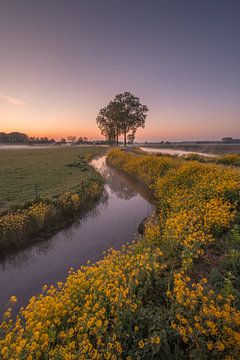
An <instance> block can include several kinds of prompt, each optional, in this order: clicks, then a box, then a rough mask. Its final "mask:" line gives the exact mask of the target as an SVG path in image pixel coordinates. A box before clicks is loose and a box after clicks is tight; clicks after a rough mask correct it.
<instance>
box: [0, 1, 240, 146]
mask: <svg viewBox="0 0 240 360" xmlns="http://www.w3.org/2000/svg"><path fill="white" fill-rule="evenodd" d="M239 14H240V1H239V0H175V1H174V0H144V1H141V0H121V1H119V0H41V1H33V0H0V131H5V132H10V131H21V132H25V133H27V134H28V135H31V136H48V137H54V138H61V137H67V136H69V135H75V136H77V137H78V136H87V137H88V138H90V139H100V138H101V134H100V131H99V129H98V128H97V125H96V116H97V114H98V111H99V110H100V108H102V107H104V106H105V105H107V104H108V102H109V101H110V100H111V99H112V98H113V97H114V96H115V95H116V94H117V93H120V92H123V91H131V92H132V93H133V94H134V95H136V96H138V97H139V98H140V101H141V102H142V103H143V104H146V105H147V106H148V108H149V112H148V116H147V119H146V126H145V129H139V130H138V132H137V136H136V140H138V141H142V140H146V141H158V140H164V141H166V140H170V141H174V140H201V139H220V138H222V137H225V136H232V137H234V138H240V69H239V65H240V40H239V39H240V21H239Z"/></svg>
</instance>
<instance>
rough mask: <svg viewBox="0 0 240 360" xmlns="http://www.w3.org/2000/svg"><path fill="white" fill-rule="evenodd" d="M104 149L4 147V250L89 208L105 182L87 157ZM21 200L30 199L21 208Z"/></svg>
mask: <svg viewBox="0 0 240 360" xmlns="http://www.w3.org/2000/svg"><path fill="white" fill-rule="evenodd" d="M100 151H101V149H99V148H90V147H88V148H87V147H86V148H64V149H40V150H39V149H33V150H18V151H16V150H10V151H6V150H3V151H2V154H3V155H4V156H3V157H2V158H1V162H2V172H3V173H4V174H5V176H4V179H3V180H4V181H3V182H2V183H1V193H3V194H5V193H4V189H6V193H7V194H5V195H4V196H2V198H1V199H2V203H3V204H4V209H5V212H2V215H1V216H0V250H3V249H7V248H10V247H12V246H17V245H20V244H22V243H23V242H26V241H28V240H29V239H32V238H35V237H36V236H39V234H43V235H44V234H49V233H52V232H53V231H56V229H59V228H62V227H63V226H64V224H66V222H68V221H69V220H70V219H71V220H73V219H74V218H75V216H76V215H77V214H79V212H81V211H83V209H86V208H87V207H88V208H89V207H90V206H91V204H93V203H94V202H95V201H96V200H97V199H98V198H99V196H100V194H101V192H102V185H103V184H102V179H101V176H100V175H99V174H98V173H97V172H96V171H95V170H94V169H93V168H92V167H91V166H89V165H88V160H89V159H90V158H91V157H92V156H94V155H96V154H98V153H99V152H100ZM11 159H12V161H11ZM24 174H25V175H26V176H25V175H24ZM20 178H21V179H23V180H22V181H23V187H22V191H19V190H18V188H19V186H20V184H19V179H20ZM34 182H38V184H40V185H39V188H40V189H41V192H40V191H39V192H38V193H37V194H35V195H34V194H33V192H31V191H30V188H31V187H29V184H33V183H34ZM20 183H21V182H20ZM17 190H18V191H17ZM36 191H37V189H36ZM20 199H22V200H23V201H26V202H24V203H22V204H21V206H20V205H19V204H20ZM7 200H8V201H7ZM6 209H8V210H6Z"/></svg>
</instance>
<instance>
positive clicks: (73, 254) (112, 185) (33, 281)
mask: <svg viewBox="0 0 240 360" xmlns="http://www.w3.org/2000/svg"><path fill="white" fill-rule="evenodd" d="M92 164H93V165H94V166H95V167H96V168H97V169H98V170H100V171H101V173H102V174H103V175H104V177H105V178H106V185H105V194H104V196H103V199H102V200H101V201H100V202H99V204H98V205H97V206H96V207H95V208H94V210H92V211H91V212H90V213H88V214H87V215H86V216H85V217H84V218H83V219H81V220H79V221H77V222H75V223H74V224H73V225H72V226H70V227H69V228H67V229H65V230H62V231H60V232H58V233H57V234H56V235H54V236H52V237H51V238H49V239H48V240H42V241H40V242H38V243H36V244H32V245H30V246H28V247H26V248H22V249H21V250H19V251H17V252H12V253H11V254H9V255H7V256H5V258H2V260H1V261H0V304H1V305H0V306H1V308H0V312H2V311H4V309H5V308H6V306H7V300H8V299H9V297H10V296H11V295H16V296H17V298H18V305H17V306H21V305H24V304H26V303H27V301H28V299H29V298H30V297H31V296H32V295H34V294H38V293H39V292H40V291H41V288H42V286H43V285H44V284H46V283H47V284H54V283H56V282H57V281H61V280H64V279H65V278H66V276H67V273H68V270H69V268H70V267H73V268H74V269H77V268H78V267H79V266H80V265H83V264H86V262H87V260H89V259H90V260H91V261H96V260H98V259H99V258H100V257H101V256H102V252H103V251H104V250H107V249H108V248H109V247H111V246H113V247H115V248H120V247H121V245H122V244H124V243H125V242H127V241H131V240H132V239H133V238H134V234H135V233H136V231H137V228H138V225H139V224H140V222H141V221H142V219H143V218H145V217H146V216H148V215H150V213H151V212H152V205H151V197H150V194H149V193H148V192H147V191H146V189H145V188H144V186H142V185H141V184H140V183H138V182H136V181H134V180H132V179H131V178H129V177H128V176H126V175H124V174H123V173H121V172H119V171H116V170H113V169H111V168H109V167H108V166H106V164H105V161H104V157H101V158H99V159H98V160H93V162H92Z"/></svg>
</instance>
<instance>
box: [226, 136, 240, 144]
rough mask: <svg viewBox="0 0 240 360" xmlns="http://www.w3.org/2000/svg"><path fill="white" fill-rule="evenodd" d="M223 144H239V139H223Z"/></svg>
mask: <svg viewBox="0 0 240 360" xmlns="http://www.w3.org/2000/svg"><path fill="white" fill-rule="evenodd" d="M222 142H223V143H240V139H233V138H232V137H230V136H228V137H224V138H222Z"/></svg>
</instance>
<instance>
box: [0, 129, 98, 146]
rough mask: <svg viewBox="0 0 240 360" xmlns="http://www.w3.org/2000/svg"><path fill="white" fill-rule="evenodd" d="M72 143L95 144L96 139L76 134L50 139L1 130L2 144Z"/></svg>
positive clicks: (0, 140)
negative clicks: (91, 139)
mask: <svg viewBox="0 0 240 360" xmlns="http://www.w3.org/2000/svg"><path fill="white" fill-rule="evenodd" d="M99 142H100V143H105V142H104V141H103V142H102V141H99ZM67 143H71V144H72V145H81V144H95V143H96V142H95V141H90V140H88V138H87V137H85V136H83V137H79V138H77V137H76V136H72V135H70V136H67V138H66V139H65V138H62V139H61V140H60V141H56V140H55V139H49V138H48V137H46V136H44V137H33V136H28V135H27V134H24V133H21V132H17V131H14V132H11V133H5V132H0V144H25V145H34V144H56V145H57V144H67Z"/></svg>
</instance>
